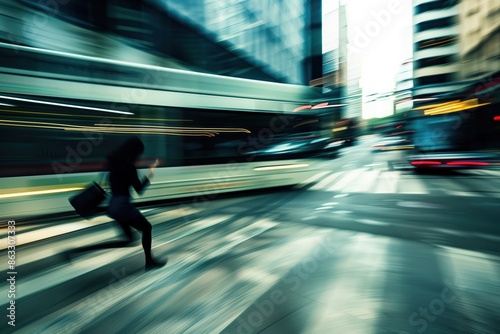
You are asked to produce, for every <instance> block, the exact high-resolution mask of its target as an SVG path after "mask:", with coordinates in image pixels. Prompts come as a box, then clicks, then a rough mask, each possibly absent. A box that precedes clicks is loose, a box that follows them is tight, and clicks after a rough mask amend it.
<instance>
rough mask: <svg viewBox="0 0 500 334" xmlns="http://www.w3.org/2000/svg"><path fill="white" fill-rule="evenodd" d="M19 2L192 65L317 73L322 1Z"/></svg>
mask: <svg viewBox="0 0 500 334" xmlns="http://www.w3.org/2000/svg"><path fill="white" fill-rule="evenodd" d="M22 3H25V4H28V5H30V6H33V7H36V8H38V9H40V10H41V11H43V12H46V13H50V14H51V16H54V17H58V18H61V19H63V20H68V21H71V22H72V23H75V24H76V25H78V26H81V27H84V28H88V29H91V30H94V31H98V32H100V33H102V34H111V35H113V36H115V37H117V38H120V39H122V40H124V41H125V42H126V43H128V44H129V45H133V46H136V47H137V48H140V49H142V50H146V51H148V52H151V53H154V54H157V55H160V56H161V55H165V56H168V57H172V58H173V59H176V60H178V61H179V63H181V64H183V65H185V67H188V68H191V69H193V70H195V71H201V72H208V73H214V74H221V75H227V76H234V77H242V78H249V79H256V80H266V81H274V82H283V83H293V84H308V83H309V81H310V80H311V79H313V78H315V77H317V75H318V74H319V73H320V72H321V45H322V41H321V16H320V17H318V15H317V14H318V12H319V13H321V0H289V1H276V0H143V1H137V0H90V1H89V0H72V1H64V2H62V1H58V2H57V3H56V2H55V1H46V2H45V1H37V0H23V1H22ZM54 3H56V5H57V8H55V7H54V5H53V4H54ZM318 32H319V33H318ZM318 61H319V62H320V63H319V65H318ZM319 75H321V74H319Z"/></svg>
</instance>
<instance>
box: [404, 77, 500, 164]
mask: <svg viewBox="0 0 500 334" xmlns="http://www.w3.org/2000/svg"><path fill="white" fill-rule="evenodd" d="M499 87H500V79H498V78H496V79H494V78H493V79H492V78H490V79H489V80H487V81H485V82H483V83H479V84H476V85H474V86H471V87H468V88H467V89H464V90H462V91H460V92H454V93H451V94H447V95H442V96H437V97H436V98H432V99H429V100H428V101H426V103H424V104H420V105H419V106H416V107H414V108H413V109H412V110H411V111H410V112H409V114H408V117H407V125H408V127H409V128H410V129H411V130H412V131H411V141H412V143H413V145H414V149H413V150H412V151H411V153H410V155H409V162H410V163H411V164H412V165H413V166H414V167H417V168H455V169H458V168H478V167H485V166H491V165H496V164H497V163H498V160H499V159H498V157H499V154H498V153H499V152H500V108H499V106H500V89H499Z"/></svg>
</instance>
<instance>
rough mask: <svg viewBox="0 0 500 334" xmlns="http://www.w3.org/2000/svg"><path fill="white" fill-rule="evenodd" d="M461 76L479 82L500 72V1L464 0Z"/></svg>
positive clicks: (461, 14) (462, 6) (461, 20)
mask: <svg viewBox="0 0 500 334" xmlns="http://www.w3.org/2000/svg"><path fill="white" fill-rule="evenodd" d="M459 9H460V58H461V66H460V76H461V79H462V80H478V79H481V78H482V77H484V76H487V75H489V74H491V73H494V72H497V71H499V70H500V1H498V0H483V1H477V0H462V1H461V2H460V5H459Z"/></svg>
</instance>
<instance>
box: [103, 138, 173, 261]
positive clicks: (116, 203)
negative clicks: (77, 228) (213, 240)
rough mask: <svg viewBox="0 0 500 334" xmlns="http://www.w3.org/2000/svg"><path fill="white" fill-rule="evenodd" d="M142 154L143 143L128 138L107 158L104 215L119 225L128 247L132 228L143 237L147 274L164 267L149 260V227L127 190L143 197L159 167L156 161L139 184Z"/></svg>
mask: <svg viewBox="0 0 500 334" xmlns="http://www.w3.org/2000/svg"><path fill="white" fill-rule="evenodd" d="M143 152H144V144H143V142H142V141H141V140H140V139H139V138H138V137H131V138H129V139H127V140H126V141H125V142H124V143H123V144H122V145H121V146H119V147H118V148H117V149H116V150H114V151H113V152H111V153H110V154H109V155H108V156H107V158H108V170H109V183H110V187H111V200H110V202H109V207H108V211H107V213H108V216H110V217H111V218H113V219H114V220H116V221H117V222H118V223H119V224H120V226H121V228H122V229H123V232H124V233H125V236H126V237H127V242H128V243H131V242H132V241H133V240H134V238H133V234H132V230H131V227H133V228H135V229H136V230H138V231H140V232H141V233H142V247H143V249H144V255H145V257H146V270H150V269H154V268H160V267H163V266H164V265H165V264H166V261H160V260H157V259H155V258H154V257H153V256H152V254H151V244H152V226H151V223H150V222H149V221H148V220H147V219H146V218H145V217H144V216H143V215H142V214H141V212H140V211H139V210H137V208H136V207H135V206H134V205H133V204H132V201H131V196H130V187H133V188H134V189H135V191H136V192H137V193H138V194H139V195H140V194H142V192H143V191H144V188H145V187H146V186H147V185H148V184H149V183H150V179H151V177H152V176H153V173H154V170H155V168H156V167H157V166H158V159H156V161H155V163H154V164H153V165H151V167H150V169H149V172H148V174H147V175H146V176H145V177H144V178H143V179H142V180H141V179H139V176H138V175H137V169H136V167H135V163H136V162H137V159H138V158H139V156H140V155H141V154H142V153H143Z"/></svg>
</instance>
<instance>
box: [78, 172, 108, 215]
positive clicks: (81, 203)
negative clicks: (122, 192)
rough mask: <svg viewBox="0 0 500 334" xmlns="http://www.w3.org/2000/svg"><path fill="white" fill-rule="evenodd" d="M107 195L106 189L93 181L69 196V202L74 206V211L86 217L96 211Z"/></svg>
mask: <svg viewBox="0 0 500 334" xmlns="http://www.w3.org/2000/svg"><path fill="white" fill-rule="evenodd" d="M107 196H108V193H107V191H106V190H104V189H103V188H102V187H101V186H100V185H99V184H98V183H97V182H95V181H94V182H92V183H91V184H90V185H89V186H87V188H85V190H83V191H82V192H81V193H79V194H78V195H75V196H73V197H70V198H69V203H70V204H71V205H72V206H73V208H75V211H76V212H77V213H78V214H79V215H80V216H82V217H83V218H87V217H89V216H91V215H93V214H94V213H95V212H96V210H97V207H98V206H99V204H101V203H102V202H103V201H104V199H106V197H107Z"/></svg>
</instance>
